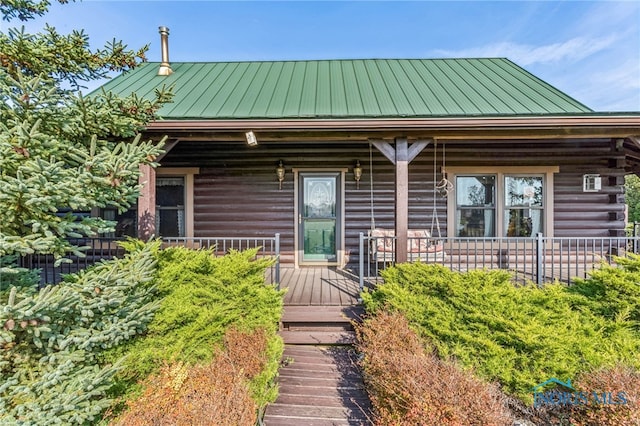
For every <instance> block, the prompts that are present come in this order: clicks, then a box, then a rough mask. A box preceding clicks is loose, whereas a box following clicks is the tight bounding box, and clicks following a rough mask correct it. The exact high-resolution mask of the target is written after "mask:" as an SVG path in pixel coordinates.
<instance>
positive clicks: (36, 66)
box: [0, 0, 171, 257]
mask: <svg viewBox="0 0 640 426" xmlns="http://www.w3.org/2000/svg"><path fill="white" fill-rule="evenodd" d="M60 2H61V3H65V2H66V1H65V0H60ZM49 5H50V2H49V1H47V0H2V1H1V3H0V13H2V17H3V19H4V20H5V21H9V22H11V23H13V21H16V20H29V19H33V18H35V17H37V16H40V15H43V14H44V13H46V11H47V9H48V7H49ZM146 50H147V47H146V46H145V47H144V48H142V49H140V50H139V51H131V50H128V49H127V46H126V45H124V44H123V43H122V42H119V41H115V40H114V41H113V42H111V43H109V44H107V45H106V46H105V47H104V48H101V49H97V50H92V49H91V48H90V46H89V39H88V37H87V35H86V34H85V33H84V32H83V31H82V30H79V31H73V32H72V33H71V34H66V35H65V34H60V33H58V32H57V31H56V29H55V28H53V27H50V26H46V27H45V28H44V29H43V30H42V32H40V33H37V34H28V33H26V32H25V30H24V27H23V28H22V29H16V28H10V29H8V30H7V31H6V32H2V31H0V257H2V256H5V255H10V254H17V255H24V254H30V253H38V254H51V253H52V254H54V255H56V256H57V257H61V256H63V255H64V254H66V253H68V252H71V251H76V252H77V247H73V246H72V245H71V244H70V243H69V242H68V238H80V237H84V236H92V235H95V234H96V233H99V232H105V231H107V230H109V229H110V226H111V225H112V224H110V223H108V222H105V221H102V220H100V219H98V218H85V219H83V220H82V221H78V220H76V218H75V217H74V216H73V215H72V214H67V215H61V214H60V213H59V212H60V210H61V209H70V210H76V211H89V210H91V209H92V208H95V207H106V206H110V207H115V208H118V209H119V210H121V211H123V210H126V209H127V208H129V207H130V206H131V205H132V203H133V202H135V200H136V198H137V196H138V193H139V186H138V177H139V165H142V164H151V165H154V166H155V165H156V164H155V163H154V160H155V158H156V157H157V156H158V155H159V154H160V153H161V145H160V144H158V143H153V142H152V141H142V140H141V139H140V135H139V131H140V130H141V129H142V127H143V126H144V125H145V124H146V123H148V122H149V121H150V120H152V119H153V118H154V114H155V113H156V111H157V110H158V108H159V107H160V106H161V105H162V103H163V102H166V101H167V100H169V99H170V96H171V94H170V90H162V91H158V92H156V98H155V99H152V100H149V99H140V98H138V97H136V96H135V95H133V94H132V95H131V96H129V97H127V98H120V97H116V96H113V95H112V94H110V93H104V92H102V93H97V94H91V95H90V96H82V92H81V89H82V88H83V84H86V82H88V81H92V80H96V79H100V78H104V77H105V76H107V75H108V73H109V72H112V71H126V70H129V69H131V68H134V67H135V66H136V64H137V63H138V62H139V61H141V60H144V59H145V58H144V54H145V51H146Z"/></svg>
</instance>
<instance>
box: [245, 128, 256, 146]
mask: <svg viewBox="0 0 640 426" xmlns="http://www.w3.org/2000/svg"><path fill="white" fill-rule="evenodd" d="M244 137H245V138H246V139H247V145H249V146H256V145H258V138H256V134H255V133H253V130H250V131H248V132H247V133H245V134H244Z"/></svg>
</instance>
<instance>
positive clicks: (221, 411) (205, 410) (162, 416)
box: [114, 328, 269, 426]
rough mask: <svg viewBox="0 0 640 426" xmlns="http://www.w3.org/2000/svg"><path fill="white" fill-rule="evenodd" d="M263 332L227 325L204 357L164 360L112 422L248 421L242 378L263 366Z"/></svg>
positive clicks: (252, 406)
mask: <svg viewBox="0 0 640 426" xmlns="http://www.w3.org/2000/svg"><path fill="white" fill-rule="evenodd" d="M268 336H269V333H268V332H266V331H265V330H264V329H258V330H255V331H253V332H251V333H241V332H238V331H237V330H235V329H233V328H232V329H229V330H228V331H227V333H226V336H225V339H224V348H223V349H222V350H218V351H216V353H215V355H214V357H213V359H212V360H211V361H210V362H209V363H206V364H201V365H190V366H188V365H185V364H184V363H182V362H175V363H172V364H167V365H165V366H164V367H163V368H162V369H161V370H160V371H159V372H158V373H154V374H152V375H151V376H150V377H149V378H147V379H146V380H145V385H144V391H143V393H142V395H141V396H140V397H138V398H135V399H132V400H130V401H128V402H127V407H128V409H127V411H126V412H125V413H124V414H123V415H122V416H121V417H120V418H119V419H118V420H117V422H114V425H123V426H137V425H140V426H143V425H151V424H166V425H185V426H186V425H200V424H202V425H219V426H224V425H229V426H241V425H246V426H253V425H254V424H256V420H257V406H256V403H255V401H254V400H253V399H252V398H251V392H250V389H249V386H248V384H247V381H248V380H251V379H252V378H254V377H255V376H257V375H259V374H261V373H262V372H263V371H264V370H265V364H266V363H267V362H268V359H269V356H268V350H267V349H268V348H267V345H268Z"/></svg>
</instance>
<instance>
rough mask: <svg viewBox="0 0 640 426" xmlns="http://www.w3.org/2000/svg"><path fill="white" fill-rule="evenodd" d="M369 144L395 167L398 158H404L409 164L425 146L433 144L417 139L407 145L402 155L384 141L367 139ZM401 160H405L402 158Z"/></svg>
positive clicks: (426, 140) (431, 140)
mask: <svg viewBox="0 0 640 426" xmlns="http://www.w3.org/2000/svg"><path fill="white" fill-rule="evenodd" d="M369 142H371V144H372V145H373V146H375V147H376V149H377V150H378V151H380V152H381V153H382V155H384V156H385V157H387V159H388V160H389V161H391V162H392V163H393V164H394V165H395V164H396V162H397V159H398V157H399V156H402V157H405V156H406V161H407V162H409V163H410V162H412V161H413V159H414V158H416V157H417V156H418V154H420V153H421V152H422V150H423V149H425V148H426V147H427V146H429V144H430V143H432V142H433V139H418V140H416V141H414V142H412V143H411V144H410V145H408V146H407V149H406V152H402V153H399V152H398V150H397V148H398V147H397V146H396V147H394V146H393V145H391V143H389V142H387V141H385V140H384V139H369ZM403 160H405V159H404V158H403Z"/></svg>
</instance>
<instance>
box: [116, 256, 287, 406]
mask: <svg viewBox="0 0 640 426" xmlns="http://www.w3.org/2000/svg"><path fill="white" fill-rule="evenodd" d="M159 256H160V258H159V270H158V280H157V286H158V289H159V291H160V294H161V296H162V305H161V307H160V309H159V310H158V312H157V314H156V316H155V317H154V319H153V321H152V322H151V324H150V325H149V328H148V333H147V335H146V336H144V337H143V338H141V339H136V340H135V341H132V342H130V343H129V344H127V345H125V346H122V347H119V348H116V349H115V350H113V351H111V352H110V353H109V354H108V358H107V359H109V360H114V359H118V358H119V357H120V356H121V355H124V354H126V355H128V356H127V359H126V362H125V368H124V369H123V370H122V371H121V372H120V373H119V374H118V385H117V386H116V387H114V389H113V392H114V395H117V396H124V397H125V398H127V397H130V395H131V393H132V392H135V391H136V390H137V388H136V383H137V382H139V381H141V380H143V379H144V378H145V377H147V376H148V375H149V374H151V373H153V372H156V371H157V369H158V368H159V367H160V366H162V365H163V364H165V363H167V362H168V363H184V364H186V365H192V364H198V363H200V364H201V363H209V362H211V360H212V358H213V356H214V353H215V352H216V351H217V350H218V349H219V348H220V347H221V345H222V342H223V338H224V335H225V333H226V332H227V330H228V329H229V328H236V329H238V330H240V331H242V332H252V331H254V330H256V329H264V330H266V332H267V333H268V338H267V342H268V344H267V348H268V349H267V354H268V357H269V361H268V362H267V363H266V364H265V367H264V369H263V370H262V372H261V373H260V374H258V375H256V376H255V377H254V379H253V380H252V382H251V384H250V388H251V390H252V397H253V398H254V399H255V401H256V403H257V405H258V406H259V407H264V406H265V405H266V404H267V402H270V401H272V400H274V399H275V396H276V392H277V389H276V388H275V384H274V381H275V377H276V374H277V368H278V363H279V360H280V357H281V355H282V351H283V344H282V341H281V340H280V338H279V337H278V336H277V334H276V332H277V328H278V323H279V320H280V317H281V315H282V303H283V302H282V292H281V291H278V290H276V289H275V288H274V286H270V285H265V278H264V277H265V270H266V268H267V267H269V266H270V265H271V264H272V262H273V260H270V259H256V258H255V257H256V250H246V251H243V252H238V251H232V252H231V253H229V254H228V255H226V256H223V257H214V256H213V255H212V252H211V251H209V250H190V249H186V248H178V247H176V248H169V249H166V250H163V251H162V252H161V253H160V255H159Z"/></svg>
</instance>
